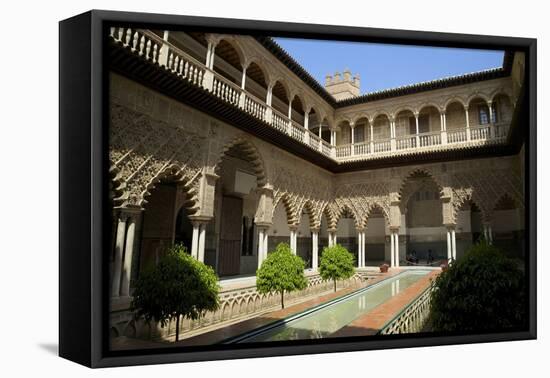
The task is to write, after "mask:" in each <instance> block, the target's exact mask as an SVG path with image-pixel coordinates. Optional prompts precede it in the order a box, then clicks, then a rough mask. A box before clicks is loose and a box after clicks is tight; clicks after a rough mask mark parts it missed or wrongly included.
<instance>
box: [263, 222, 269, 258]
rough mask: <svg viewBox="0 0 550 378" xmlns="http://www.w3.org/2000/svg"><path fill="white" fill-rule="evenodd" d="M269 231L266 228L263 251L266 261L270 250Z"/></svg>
mask: <svg viewBox="0 0 550 378" xmlns="http://www.w3.org/2000/svg"><path fill="white" fill-rule="evenodd" d="M267 231H268V229H267V228H266V229H265V231H264V244H263V246H264V250H263V260H265V259H266V257H267V252H268V249H269V234H268V232H267Z"/></svg>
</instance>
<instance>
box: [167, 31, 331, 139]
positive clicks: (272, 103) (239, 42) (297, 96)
mask: <svg viewBox="0 0 550 378" xmlns="http://www.w3.org/2000/svg"><path fill="white" fill-rule="evenodd" d="M157 33H158V35H159V36H160V35H161V32H160V31H158V32H157ZM162 36H163V38H164V40H165V41H167V42H170V43H173V44H174V46H176V47H178V48H180V49H181V50H182V51H183V52H184V53H187V54H189V55H191V56H193V57H194V58H196V59H197V60H198V61H199V62H201V63H202V64H204V65H205V66H206V67H207V68H209V69H210V70H212V71H213V72H215V73H218V74H220V75H221V76H222V77H224V78H225V79H228V80H229V81H230V82H231V83H232V84H233V85H234V86H235V89H238V90H243V91H246V93H247V99H246V100H245V101H249V102H250V104H246V105H247V106H246V108H247V109H249V108H250V107H253V104H254V103H256V104H266V105H267V109H265V110H263V111H264V112H268V113H270V114H262V117H261V118H272V119H273V123H274V125H275V126H276V127H278V128H280V129H286V127H287V125H286V120H287V119H288V120H290V121H291V123H292V124H294V125H296V126H300V127H302V128H305V129H306V130H310V131H311V133H312V134H314V135H316V136H317V137H318V138H320V139H322V140H324V141H326V142H330V140H331V139H333V138H334V134H333V132H332V131H333V130H332V129H333V127H332V118H331V117H330V113H331V112H332V109H331V107H330V105H328V104H326V103H325V102H324V101H322V100H320V99H319V98H318V96H317V95H315V94H313V93H309V92H310V91H311V90H310V88H308V87H307V86H305V85H300V84H301V81H299V80H291V79H290V78H289V76H288V72H286V70H284V69H283V68H281V67H278V66H277V65H276V64H274V63H273V62H272V61H270V60H268V59H266V58H265V57H264V56H263V55H264V54H265V52H263V51H258V46H256V44H255V43H252V42H251V41H250V40H249V39H252V38H251V37H244V36H240V37H236V36H232V35H222V34H205V33H187V34H184V33H175V32H168V31H164V32H162ZM220 85H221V83H220ZM216 90H217V88H216V87H214V91H216ZM243 99H244V97H243ZM258 111H259V110H258ZM258 115H259V114H258Z"/></svg>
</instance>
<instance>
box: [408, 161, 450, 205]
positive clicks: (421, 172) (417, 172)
mask: <svg viewBox="0 0 550 378" xmlns="http://www.w3.org/2000/svg"><path fill="white" fill-rule="evenodd" d="M422 176H425V177H429V178H431V179H432V180H433V181H434V183H435V185H436V186H437V188H438V190H439V195H440V198H441V194H442V191H443V186H442V185H441V183H440V182H439V180H438V179H437V177H436V176H435V175H434V174H433V173H432V172H431V171H430V170H429V169H426V168H416V169H413V170H412V171H410V172H409V173H408V174H407V175H406V176H404V177H403V179H402V180H401V184H400V186H399V191H398V193H399V198H400V199H401V201H403V190H404V189H405V186H406V185H407V183H408V182H409V181H410V180H411V179H414V178H418V177H422Z"/></svg>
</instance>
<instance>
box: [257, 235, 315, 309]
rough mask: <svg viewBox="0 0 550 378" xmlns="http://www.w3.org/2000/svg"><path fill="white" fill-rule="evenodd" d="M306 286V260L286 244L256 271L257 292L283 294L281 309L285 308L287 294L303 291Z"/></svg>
mask: <svg viewBox="0 0 550 378" xmlns="http://www.w3.org/2000/svg"><path fill="white" fill-rule="evenodd" d="M306 286H307V279H306V277H305V275H304V260H302V258H301V257H300V256H296V255H295V254H294V253H292V250H291V249H290V246H289V245H288V244H286V243H280V244H279V245H277V247H276V248H275V251H273V252H271V253H269V254H268V255H267V258H266V259H265V260H264V262H263V263H262V266H261V267H260V269H258V270H257V271H256V290H258V292H260V293H263V294H265V293H279V294H281V308H285V299H284V295H285V292H287V293H289V292H291V291H295V290H302V289H305V288H306Z"/></svg>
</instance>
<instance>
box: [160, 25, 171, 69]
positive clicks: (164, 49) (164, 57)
mask: <svg viewBox="0 0 550 378" xmlns="http://www.w3.org/2000/svg"><path fill="white" fill-rule="evenodd" d="M169 35H170V32H169V31H168V30H165V31H164V35H163V38H162V40H163V41H165V42H167V41H168V36H169ZM159 65H160V66H165V67H166V66H168V44H166V43H163V44H162V46H161V48H160V51H159Z"/></svg>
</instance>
